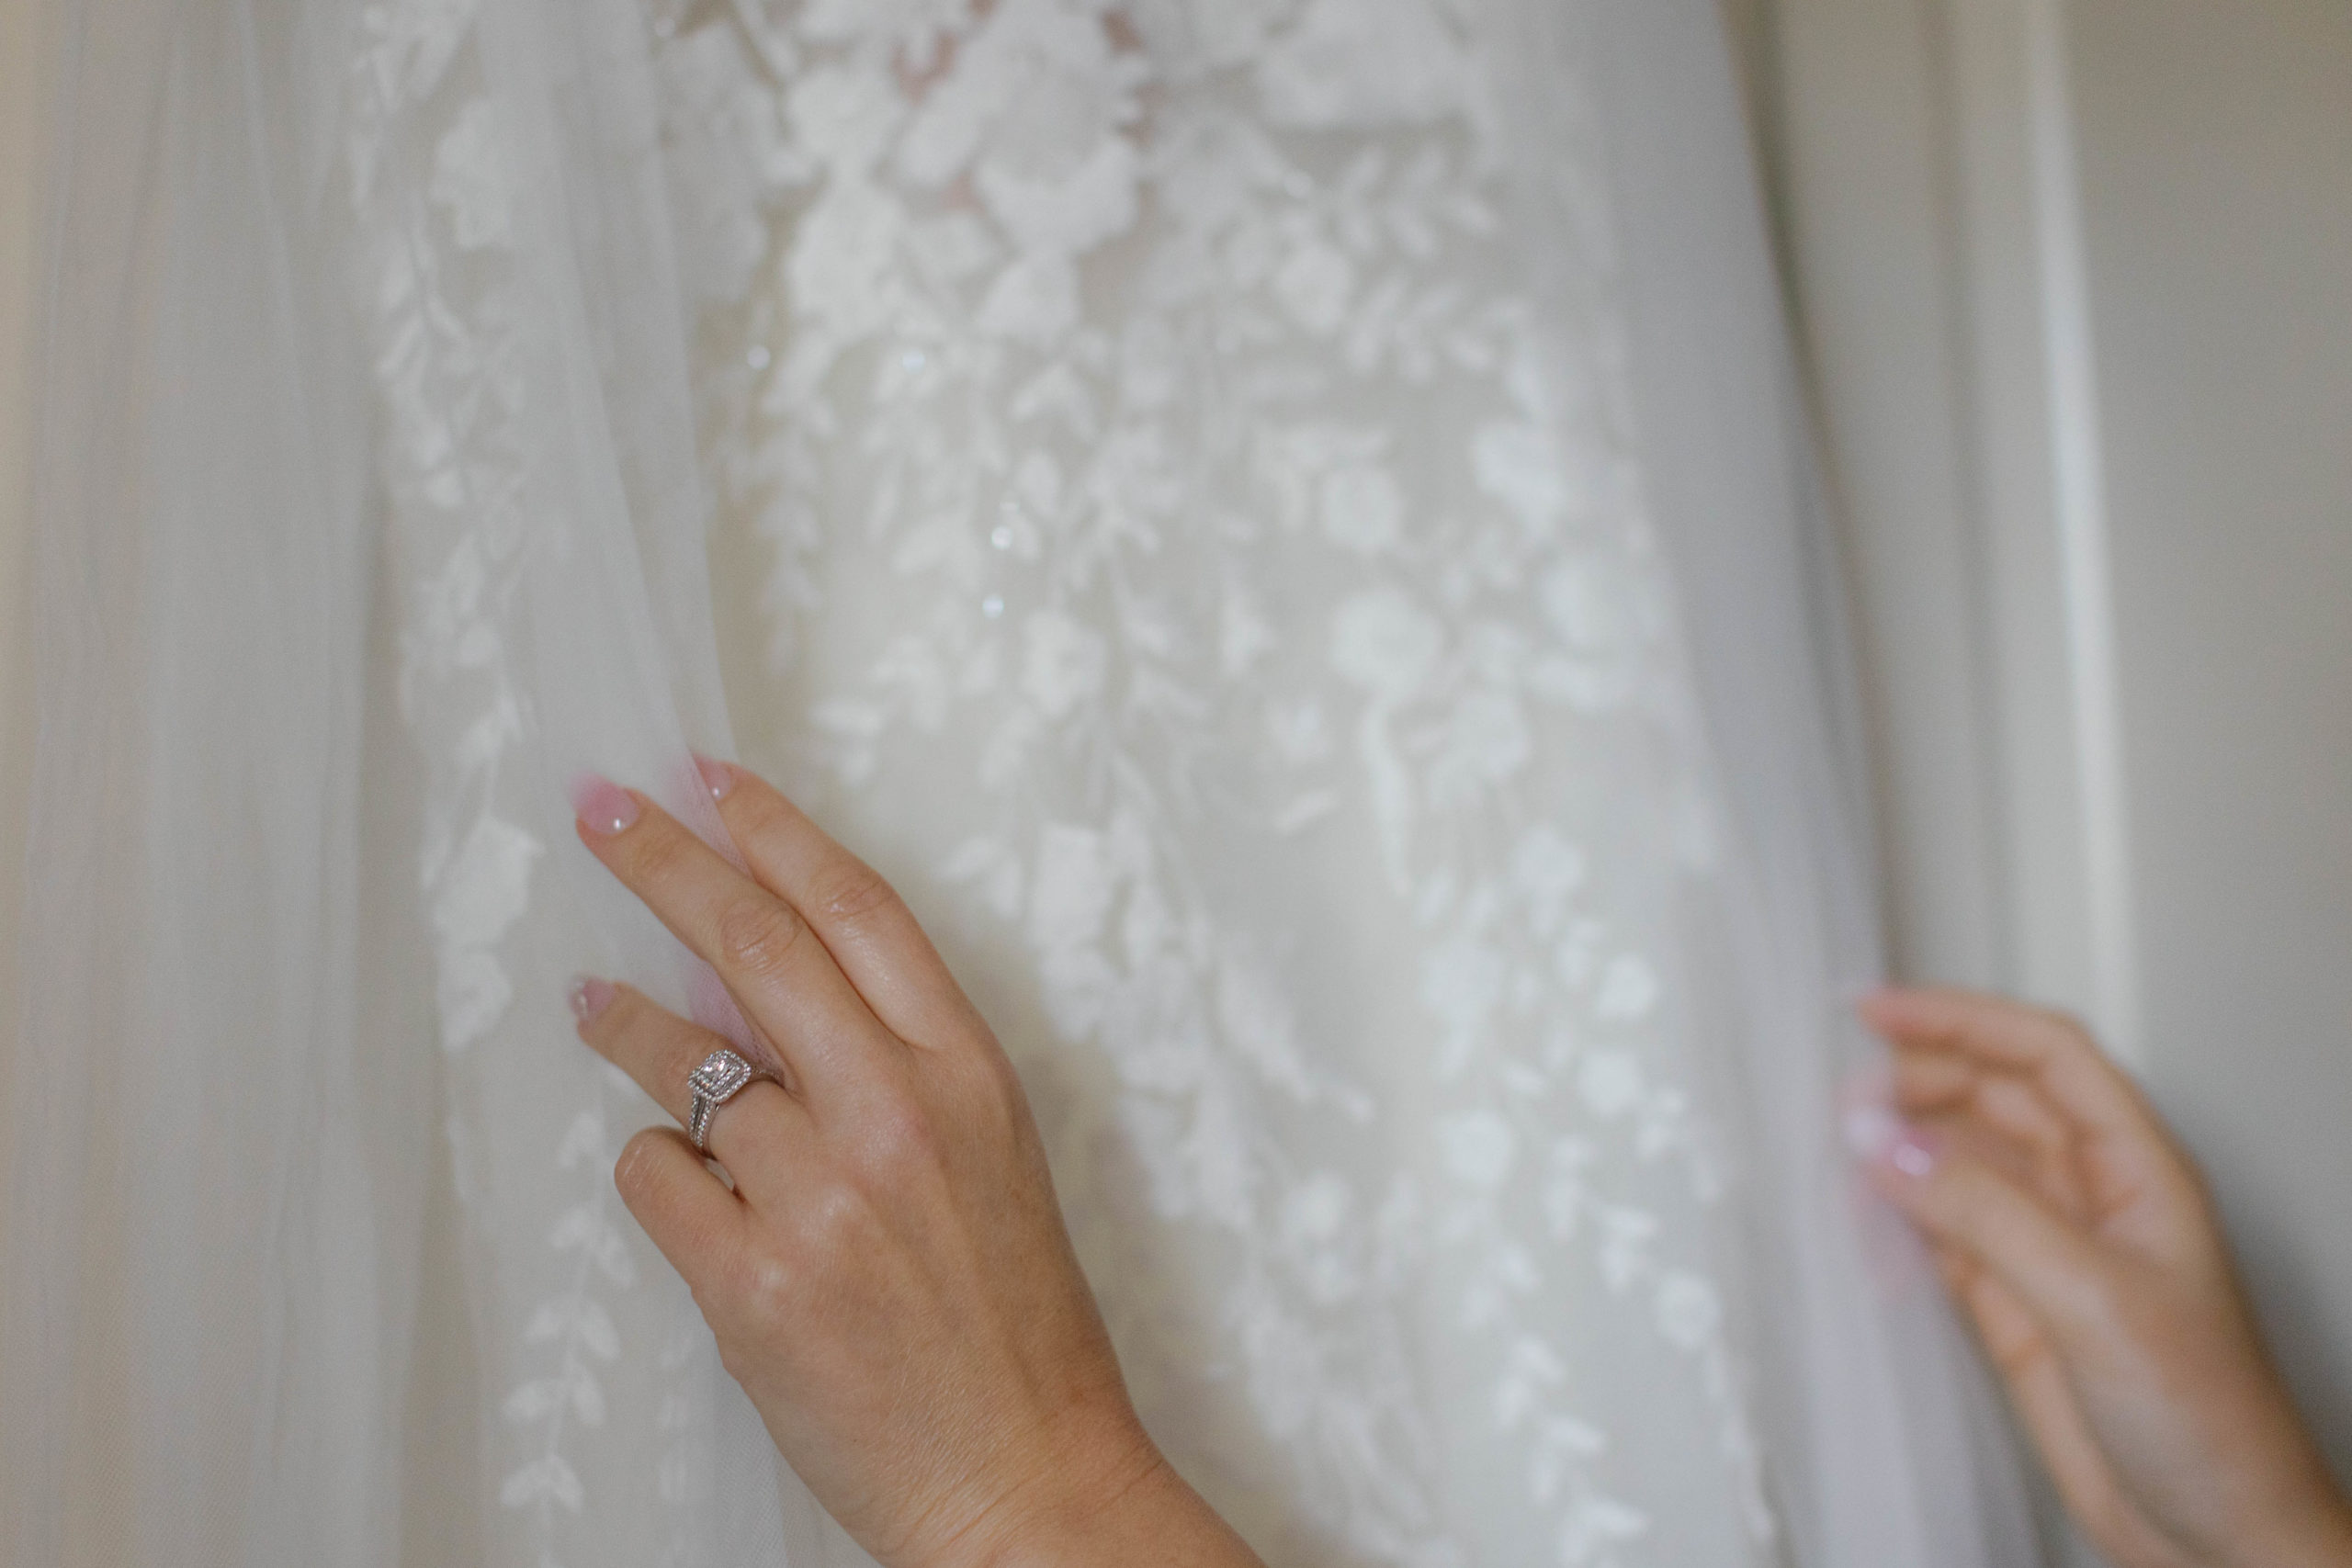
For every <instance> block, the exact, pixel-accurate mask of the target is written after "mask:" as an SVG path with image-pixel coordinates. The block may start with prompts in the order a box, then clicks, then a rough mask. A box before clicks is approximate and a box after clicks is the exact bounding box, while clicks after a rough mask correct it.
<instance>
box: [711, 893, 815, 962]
mask: <svg viewBox="0 0 2352 1568" xmlns="http://www.w3.org/2000/svg"><path fill="white" fill-rule="evenodd" d="M807 930H808V928H807V926H806V925H805V924H804V923H803V922H802V920H801V919H800V917H799V916H797V915H796V914H794V913H793V912H792V911H791V909H789V908H786V906H785V905H784V904H782V903H780V902H778V901H777V900H775V899H773V898H741V899H738V900H736V901H735V902H734V903H732V904H730V905H729V907H728V908H727V909H726V910H725V911H724V912H722V913H721V914H720V915H719V917H718V952H719V956H720V957H721V958H722V959H724V960H725V961H726V962H727V963H728V964H732V965H733V966H734V967H736V968H737V969H739V970H741V971H742V972H744V973H746V974H751V975H773V974H775V973H777V972H778V971H780V970H781V969H782V968H783V967H784V965H785V963H786V958H787V955H789V954H790V953H791V952H792V948H793V944H794V943H795V942H798V941H799V940H800V938H801V935H802V934H803V933H804V932H805V931H807Z"/></svg>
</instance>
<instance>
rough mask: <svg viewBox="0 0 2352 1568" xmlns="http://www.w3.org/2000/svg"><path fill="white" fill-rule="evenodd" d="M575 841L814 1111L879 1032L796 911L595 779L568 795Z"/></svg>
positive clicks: (878, 1041) (673, 825)
mask: <svg viewBox="0 0 2352 1568" xmlns="http://www.w3.org/2000/svg"><path fill="white" fill-rule="evenodd" d="M573 805H574V808H575V810H576V811H577V813H578V815H579V818H580V820H579V823H578V824H577V829H578V832H579V834H580V841H581V842H582V843H583V844H585V845H586V846H587V847H588V849H589V851H590V852H592V853H593V854H594V855H595V857H596V858H597V859H598V860H600V861H602V862H604V863H605V868H606V869H607V870H609V871H611V872H612V874H614V875H615V876H617V877H619V878H620V880H621V883H622V885H623V886H626V887H628V890H629V891H630V892H632V893H634V894H636V895H637V896H638V897H639V898H641V899H643V900H644V901H645V906H646V908H649V909H650V910H652V911H653V913H654V914H655V915H656V916H657V917H658V918H659V919H661V921H662V924H663V925H665V926H667V927H669V928H670V931H671V932H672V933H673V935H675V936H676V937H677V939H678V940H679V941H680V942H684V943H685V944H686V946H687V947H688V948H689V949H691V950H692V951H693V952H694V953H695V955H696V956H697V957H699V958H701V959H702V960H703V961H704V962H705V963H707V964H709V965H710V966H711V967H712V968H713V969H715V970H717V971H718V977H719V979H720V980H722V981H723V982H725V984H726V986H727V988H728V990H729V992H730V993H732V995H733V996H734V998H735V1000H736V1002H737V1003H738V1004H739V1005H740V1006H741V1008H742V1010H743V1011H744V1013H745V1014H746V1015H747V1016H748V1017H749V1018H750V1019H751V1021H752V1023H753V1024H755V1025H757V1026H758V1027H759V1029H760V1030H761V1032H763V1033H764V1034H765V1035H766V1036H767V1038H768V1039H769V1040H770V1041H772V1042H773V1043H775V1047H776V1049H777V1050H778V1051H781V1052H782V1053H783V1054H784V1055H785V1057H786V1062H787V1064H788V1065H789V1066H790V1068H791V1070H792V1075H793V1077H795V1078H796V1079H797V1081H798V1084H799V1085H800V1087H801V1088H802V1089H803V1090H804V1091H805V1092H806V1093H807V1095H808V1097H809V1101H810V1103H811V1104H812V1105H815V1104H817V1103H818V1102H820V1101H821V1100H823V1099H824V1097H825V1094H826V1091H827V1089H828V1088H829V1086H830V1085H831V1084H835V1083H838V1082H840V1081H842V1077H843V1076H844V1075H845V1074H848V1073H851V1072H852V1071H854V1066H855V1064H856V1063H857V1061H858V1060H859V1058H860V1057H862V1056H864V1055H867V1054H869V1053H871V1052H873V1051H875V1050H876V1049H879V1048H881V1046H882V1045H883V1044H884V1043H889V1044H892V1045H895V1041H892V1040H891V1039H890V1033H889V1031H888V1030H887V1029H885V1028H884V1027H883V1025H882V1023H881V1021H879V1020H878V1019H876V1017H875V1016H874V1014H873V1012H872V1010H869V1009H868V1008H867V1007H866V1005H865V1002H864V1000H863V999H861V998H859V996H858V994H857V991H856V989H855V988H854V987H852V986H851V985H850V983H849V981H848V980H847V979H846V978H844V977H843V976H842V972H841V970H840V968H839V967H838V966H837V965H835V964H834V963H833V960H832V956H831V954H830V953H827V952H826V950H825V947H824V944H823V943H822V942H819V941H818V940H817V939H816V937H815V936H814V934H813V933H811V932H810V931H809V928H808V925H807V923H806V922H805V921H803V920H802V919H801V918H800V917H799V915H798V914H797V912H796V911H795V910H794V909H793V908H792V906H791V905H789V904H787V903H786V902H785V901H784V900H783V899H781V898H779V897H776V896H775V894H773V893H770V892H769V891H768V890H767V889H766V888H764V887H763V886H760V885H759V884H758V883H756V882H754V881H752V879H751V878H750V877H748V876H746V875H744V874H742V873H741V872H740V871H738V870H737V869H736V868H735V867H734V866H733V865H732V864H730V863H729V862H728V860H727V858H726V857H725V856H723V855H721V854H720V853H719V852H718V851H717V850H714V849H712V848H711V847H710V846H709V845H708V844H706V843H704V842H703V841H702V840H700V839H699V838H697V837H695V834H694V833H693V832H692V831H691V830H689V829H687V828H686V827H685V825H684V823H682V822H680V821H679V820H678V819H677V818H674V817H672V816H671V815H670V814H669V813H668V812H666V811H664V810H662V807H659V806H657V805H655V804H654V803H653V802H652V801H650V800H648V799H646V798H645V797H644V796H643V795H638V794H636V793H635V792H633V791H629V790H624V789H622V788H621V787H620V786H619V785H617V784H612V783H609V782H608V781H606V780H604V779H601V778H594V777H583V778H582V780H581V781H580V782H579V783H578V784H575V786H574V789H573Z"/></svg>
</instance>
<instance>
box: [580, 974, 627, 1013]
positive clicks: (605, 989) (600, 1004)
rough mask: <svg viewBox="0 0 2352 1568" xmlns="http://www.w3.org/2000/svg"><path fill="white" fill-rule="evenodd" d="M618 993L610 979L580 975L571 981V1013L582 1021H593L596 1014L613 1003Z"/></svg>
mask: <svg viewBox="0 0 2352 1568" xmlns="http://www.w3.org/2000/svg"><path fill="white" fill-rule="evenodd" d="M618 994H619V993H618V992H617V991H616V990H615V989H614V987H613V983H612V982H611V981H610V980H599V979H598V978H596V976H594V975H582V976H577V977H576V978H574V979H573V980H572V982H571V1015H572V1016H573V1017H574V1018H576V1019H578V1020H579V1021H581V1022H582V1023H594V1022H595V1021H596V1015H597V1014H598V1013H601V1012H603V1011H604V1010H605V1009H606V1008H608V1007H610V1006H612V1005H613V998H614V997H615V996H616V995H618Z"/></svg>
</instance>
